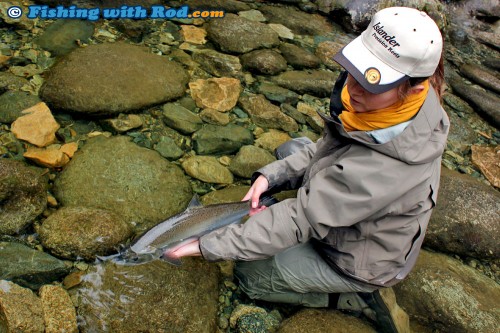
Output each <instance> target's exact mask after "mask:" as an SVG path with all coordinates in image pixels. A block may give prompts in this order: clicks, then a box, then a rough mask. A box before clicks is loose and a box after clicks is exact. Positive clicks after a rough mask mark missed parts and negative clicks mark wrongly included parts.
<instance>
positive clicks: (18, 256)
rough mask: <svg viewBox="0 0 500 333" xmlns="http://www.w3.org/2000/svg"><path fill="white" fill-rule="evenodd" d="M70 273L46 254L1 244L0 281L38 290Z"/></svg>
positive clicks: (10, 244)
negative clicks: (7, 281)
mask: <svg viewBox="0 0 500 333" xmlns="http://www.w3.org/2000/svg"><path fill="white" fill-rule="evenodd" d="M68 271H69V267H67V266H66V265H65V264H64V262H63V261H61V260H59V259H56V258H54V257H52V256H51V255H49V254H47V253H45V252H42V251H37V250H34V249H32V248H30V247H28V246H26V245H22V244H19V243H12V242H0V280H9V281H12V282H14V283H16V284H18V285H20V286H23V287H26V288H30V289H33V290H37V289H38V288H40V287H41V286H42V285H44V284H49V283H52V282H54V281H57V280H58V279H59V278H61V277H62V276H64V275H66V274H67V273H68ZM0 327H1V325H0Z"/></svg>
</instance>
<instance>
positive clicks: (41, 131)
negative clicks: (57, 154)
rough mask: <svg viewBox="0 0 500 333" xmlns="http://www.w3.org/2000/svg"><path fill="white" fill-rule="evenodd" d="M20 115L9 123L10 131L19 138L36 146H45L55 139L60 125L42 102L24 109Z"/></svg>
mask: <svg viewBox="0 0 500 333" xmlns="http://www.w3.org/2000/svg"><path fill="white" fill-rule="evenodd" d="M22 114H23V115H22V116H21V117H19V118H17V119H16V120H15V121H14V122H13V123H12V125H11V131H12V133H13V134H14V135H15V136H16V138H18V139H20V140H24V141H27V142H29V143H31V144H34V145H36V146H38V147H45V146H48V145H50V144H51V143H53V142H54V141H55V140H56V132H57V130H58V129H59V128H60V125H59V124H58V123H57V121H56V120H55V119H54V117H53V116H52V113H51V111H50V109H49V108H48V107H47V105H46V104H45V103H43V102H40V103H38V104H35V105H34V106H32V107H30V108H28V109H26V110H24V111H23V112H22Z"/></svg>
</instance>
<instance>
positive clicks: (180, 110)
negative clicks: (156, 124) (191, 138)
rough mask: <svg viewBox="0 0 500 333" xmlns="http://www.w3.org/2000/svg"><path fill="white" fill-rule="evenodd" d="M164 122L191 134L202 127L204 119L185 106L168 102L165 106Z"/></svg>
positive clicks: (183, 132)
mask: <svg viewBox="0 0 500 333" xmlns="http://www.w3.org/2000/svg"><path fill="white" fill-rule="evenodd" d="M162 115H163V122H164V123H165V125H167V126H169V127H171V128H173V129H175V130H177V131H179V132H181V133H182V134H191V133H193V132H196V131H197V130H199V129H200V128H201V125H202V124H203V121H202V120H201V119H200V116H198V115H197V114H195V113H193V112H191V111H189V110H188V109H186V108H185V107H183V106H180V105H177V104H174V103H167V104H165V105H164V106H163V113H162Z"/></svg>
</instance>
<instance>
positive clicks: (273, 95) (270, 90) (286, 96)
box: [257, 82, 299, 105]
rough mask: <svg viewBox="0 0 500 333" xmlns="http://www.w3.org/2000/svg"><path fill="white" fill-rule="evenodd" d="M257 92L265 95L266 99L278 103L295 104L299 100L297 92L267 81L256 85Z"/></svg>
mask: <svg viewBox="0 0 500 333" xmlns="http://www.w3.org/2000/svg"><path fill="white" fill-rule="evenodd" d="M257 92H258V93H259V94H263V95H264V96H266V98H267V99H268V100H270V101H273V102H276V103H280V104H281V103H288V104H293V105H295V104H297V102H298V101H299V94H297V93H295V92H293V91H291V90H288V89H285V88H281V87H279V86H276V85H274V84H271V83H268V82H262V83H260V84H259V86H258V87H257Z"/></svg>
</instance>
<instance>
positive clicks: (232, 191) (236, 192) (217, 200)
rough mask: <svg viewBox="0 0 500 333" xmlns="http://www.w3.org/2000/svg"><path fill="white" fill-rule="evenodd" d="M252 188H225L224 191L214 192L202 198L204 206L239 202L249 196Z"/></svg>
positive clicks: (242, 186)
mask: <svg viewBox="0 0 500 333" xmlns="http://www.w3.org/2000/svg"><path fill="white" fill-rule="evenodd" d="M249 189H250V186H246V185H234V186H228V187H224V188H223V189H222V190H217V191H212V192H210V193H207V194H205V195H204V196H203V197H201V202H202V203H203V205H212V204H221V203H229V202H238V201H241V199H243V197H244V196H245V194H247V192H248V190H249Z"/></svg>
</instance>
